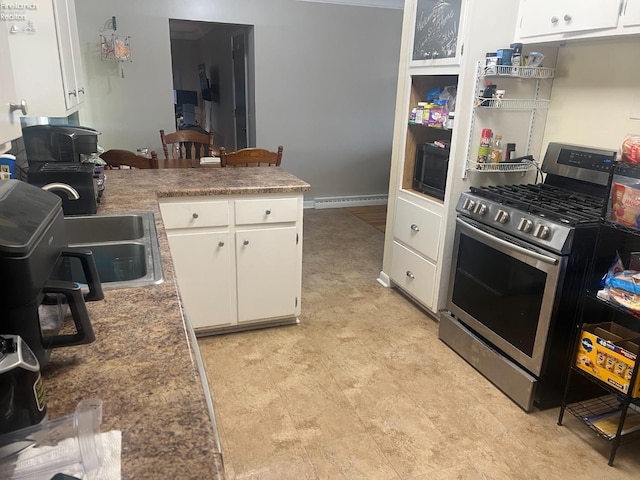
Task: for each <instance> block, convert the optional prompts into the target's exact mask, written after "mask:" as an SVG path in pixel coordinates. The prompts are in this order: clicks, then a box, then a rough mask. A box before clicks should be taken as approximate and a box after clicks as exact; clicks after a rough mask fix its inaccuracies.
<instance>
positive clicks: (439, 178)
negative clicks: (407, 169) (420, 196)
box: [413, 143, 449, 200]
mask: <svg viewBox="0 0 640 480" xmlns="http://www.w3.org/2000/svg"><path fill="white" fill-rule="evenodd" d="M442 145H443V146H439V145H437V144H434V143H421V144H418V145H417V146H416V161H415V165H414V168H413V189H414V190H417V191H419V192H422V193H424V194H426V195H429V196H431V197H435V198H438V199H440V200H444V192H445V187H446V184H447V170H448V168H449V148H448V147H447V146H446V144H442Z"/></svg>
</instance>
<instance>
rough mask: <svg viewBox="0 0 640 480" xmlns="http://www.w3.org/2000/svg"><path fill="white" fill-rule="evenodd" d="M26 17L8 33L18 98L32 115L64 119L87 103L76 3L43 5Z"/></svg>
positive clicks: (61, 0)
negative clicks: (84, 93)
mask: <svg viewBox="0 0 640 480" xmlns="http://www.w3.org/2000/svg"><path fill="white" fill-rule="evenodd" d="M27 19H28V22H25V21H23V22H15V23H12V24H11V27H14V28H13V30H12V31H13V32H14V33H11V34H10V35H9V49H10V51H11V64H12V67H13V74H14V77H15V78H16V79H17V81H16V91H17V94H18V97H19V98H24V99H26V101H27V103H28V105H29V115H33V116H42V117H65V116H67V115H69V114H70V113H73V112H74V111H76V110H77V108H78V105H79V104H80V102H81V101H82V100H83V99H84V95H83V94H82V93H80V94H79V90H80V91H81V92H82V91H84V86H83V85H84V84H83V83H82V84H80V83H79V82H78V80H79V79H80V80H81V81H82V82H83V80H82V79H83V73H82V63H81V58H80V46H79V39H78V30H77V23H76V15H75V3H74V2H73V0H47V1H43V2H41V3H38V8H37V9H34V10H29V11H28V15H27ZM2 23H5V22H2ZM35 59H37V60H35Z"/></svg>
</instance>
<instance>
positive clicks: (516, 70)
mask: <svg viewBox="0 0 640 480" xmlns="http://www.w3.org/2000/svg"><path fill="white" fill-rule="evenodd" d="M479 68H480V70H479V76H480V77H481V78H493V77H510V78H526V79H531V78H537V79H541V80H542V79H548V78H553V75H554V73H555V69H553V68H548V67H518V66H512V65H493V66H491V67H486V66H484V65H481V66H480V67H479Z"/></svg>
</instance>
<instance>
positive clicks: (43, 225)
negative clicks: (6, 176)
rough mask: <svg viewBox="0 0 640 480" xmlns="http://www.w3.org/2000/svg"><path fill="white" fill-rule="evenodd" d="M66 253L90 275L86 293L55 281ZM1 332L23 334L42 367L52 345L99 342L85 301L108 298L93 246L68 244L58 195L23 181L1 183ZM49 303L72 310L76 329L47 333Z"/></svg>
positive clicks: (64, 282) (64, 345) (75, 284)
mask: <svg viewBox="0 0 640 480" xmlns="http://www.w3.org/2000/svg"><path fill="white" fill-rule="evenodd" d="M65 257H74V258H77V259H78V260H79V261H80V263H81V264H82V268H83V271H84V274H85V277H86V278H87V285H88V287H89V292H88V293H86V294H84V293H83V292H82V290H81V286H80V285H79V284H77V283H75V282H67V281H61V280H55V279H53V278H54V274H55V272H56V271H57V269H58V268H59V267H58V266H59V264H60V263H61V261H62V260H63V259H64V258H65ZM0 272H1V274H0V291H1V292H2V304H0V333H6V334H15V335H19V336H20V337H21V338H22V339H23V340H24V341H25V342H26V343H27V345H28V346H29V347H30V348H31V350H32V351H33V353H34V354H35V356H36V358H37V359H38V362H39V363H40V368H42V367H44V366H45V365H46V364H47V362H48V359H49V355H50V349H52V348H57V347H66V346H71V345H80V344H85V343H91V342H93V341H94V340H95V336H94V333H93V328H92V326H91V321H90V319H89V314H88V312H87V306H86V304H85V301H91V300H101V299H103V298H104V294H103V293H102V285H101V284H100V279H99V277H98V273H97V270H96V265H95V261H94V259H93V254H92V252H91V250H88V249H82V248H70V247H68V246H67V240H66V235H65V226H64V215H63V211H62V207H61V201H60V197H58V196H57V195H54V194H53V193H50V192H46V191H44V190H42V189H40V188H38V187H35V186H33V185H29V184H28V183H24V182H21V181H19V180H5V181H2V182H0ZM47 305H51V306H53V307H54V310H55V307H56V306H63V307H64V311H66V309H67V308H68V309H69V310H70V312H71V316H72V318H73V323H74V324H75V333H69V334H64V335H60V334H58V333H59V332H55V331H54V332H53V334H51V335H43V333H42V329H41V315H42V312H43V308H46V307H47Z"/></svg>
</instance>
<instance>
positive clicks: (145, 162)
mask: <svg viewBox="0 0 640 480" xmlns="http://www.w3.org/2000/svg"><path fill="white" fill-rule="evenodd" d="M100 158H102V159H103V160H104V161H105V162H107V168H110V169H113V168H121V167H123V166H125V167H129V168H158V155H157V154H156V152H151V158H147V157H143V156H142V155H138V154H136V153H134V152H131V151H129V150H120V149H113V150H107V151H106V152H104V153H103V154H102V155H100Z"/></svg>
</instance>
